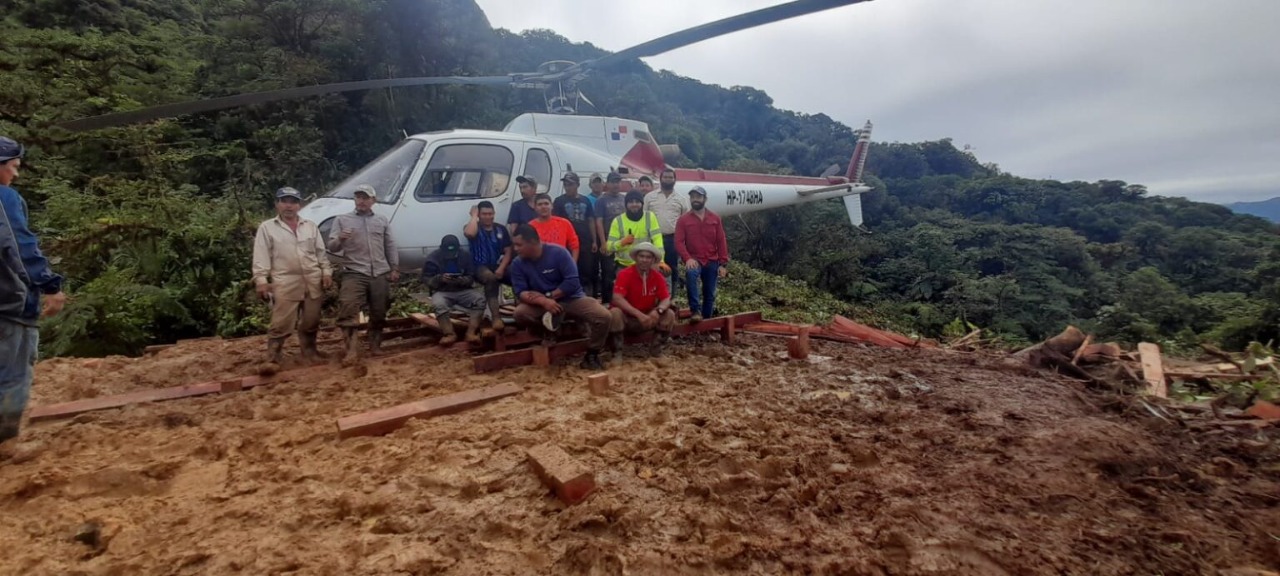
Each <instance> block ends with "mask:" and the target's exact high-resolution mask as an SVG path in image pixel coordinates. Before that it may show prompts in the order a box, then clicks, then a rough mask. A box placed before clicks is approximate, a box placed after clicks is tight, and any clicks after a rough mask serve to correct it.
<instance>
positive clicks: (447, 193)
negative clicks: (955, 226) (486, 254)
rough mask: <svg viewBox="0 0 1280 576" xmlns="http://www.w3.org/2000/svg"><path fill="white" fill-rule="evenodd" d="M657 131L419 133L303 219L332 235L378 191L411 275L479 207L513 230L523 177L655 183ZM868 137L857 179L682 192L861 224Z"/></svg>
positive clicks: (697, 178) (589, 120)
mask: <svg viewBox="0 0 1280 576" xmlns="http://www.w3.org/2000/svg"><path fill="white" fill-rule="evenodd" d="M867 132H869V127H868V130H867ZM649 134H650V133H649V132H648V127H647V125H645V124H644V123H642V122H637V121H633V120H627V119H622V118H606V117H599V116H558V115H549V114H524V115H521V116H520V117H518V118H516V119H515V120H513V121H512V122H511V123H510V124H508V125H507V127H506V129H505V130H504V131H502V132H493V131H483V130H449V131H443V132H430V133H425V134H417V135H414V136H410V137H409V138H407V139H405V140H403V141H401V142H400V143H399V144H397V145H396V146H395V147H394V148H392V149H391V150H389V151H388V152H386V153H384V154H383V155H382V156H380V157H378V158H377V159H375V160H374V161H373V162H371V163H369V164H368V165H366V166H365V167H364V168H361V169H360V170H359V171H357V172H356V173H355V174H353V175H352V176H351V177H350V178H348V179H347V180H345V181H343V182H342V183H340V184H338V185H337V186H336V187H334V188H333V189H332V190H330V191H329V192H328V193H327V194H325V195H324V196H323V197H321V198H318V199H316V200H314V201H312V202H310V203H308V204H307V205H306V206H305V207H303V209H302V211H301V212H300V215H301V216H302V217H303V218H307V219H309V220H312V221H314V222H317V223H318V224H320V228H321V231H322V232H323V233H325V235H326V236H327V235H328V232H329V228H330V226H331V221H332V219H333V218H334V217H336V216H337V215H339V214H343V213H346V212H350V211H351V210H354V202H353V200H352V197H353V192H354V190H355V187H356V186H359V185H361V184H368V185H371V186H373V187H374V189H375V191H376V192H377V194H378V202H377V203H376V204H375V205H374V211H375V212H376V213H378V214H381V215H383V216H386V217H387V218H388V219H389V220H390V221H391V233H392V235H393V238H394V240H395V243H396V246H397V248H398V251H399V255H400V268H401V269H402V271H406V272H407V271H410V270H414V269H417V268H419V267H421V265H422V263H423V262H424V261H425V260H426V257H427V255H428V254H430V253H431V251H433V250H435V249H436V248H438V247H439V246H440V241H441V239H442V238H443V237H444V236H445V235H448V234H453V235H456V236H457V237H458V238H459V239H462V238H463V235H462V228H463V226H464V225H465V224H466V223H467V221H468V219H469V218H470V216H469V214H470V210H471V208H472V207H473V206H475V205H476V203H478V202H480V201H482V200H488V201H489V202H492V203H493V206H494V209H495V211H496V213H497V217H496V221H497V222H498V223H500V224H505V223H506V221H507V215H508V213H509V212H510V210H511V207H512V206H513V205H514V203H515V202H522V201H524V199H523V198H521V196H520V192H519V190H518V186H517V183H516V181H515V177H516V176H519V175H526V176H531V177H533V178H534V179H536V180H537V182H538V191H539V192H546V193H549V194H551V195H552V197H558V196H560V195H561V194H563V193H564V188H563V185H562V183H561V181H560V178H561V177H562V176H563V175H564V173H565V172H569V171H572V172H575V173H577V174H578V175H579V177H580V178H581V180H582V184H581V188H580V192H581V193H583V194H587V193H589V192H590V189H589V187H588V180H589V178H590V176H591V175H592V174H595V173H598V174H601V175H605V174H608V173H609V172H610V171H613V170H616V171H618V172H620V173H622V174H623V178H624V189H628V188H631V187H632V185H633V184H634V181H635V179H636V178H638V177H639V176H641V175H648V176H650V177H652V178H653V179H654V180H655V181H656V180H657V178H658V173H659V172H660V171H661V170H662V168H664V167H665V166H666V165H665V162H664V160H663V158H662V153H661V151H660V150H659V148H658V146H657V144H656V143H654V142H653V140H652V137H651V136H650V135H649ZM868 141H869V133H864V134H863V136H862V137H861V139H860V140H859V144H858V148H857V151H855V153H854V158H853V159H852V160H851V167H850V171H849V175H850V176H851V177H849V178H805V177H792V176H774V175H767V174H744V173H728V172H711V171H702V170H678V171H677V178H678V180H677V183H676V192H677V193H681V194H687V193H688V191H689V190H690V189H692V188H693V187H694V186H701V187H702V188H703V189H704V190H706V192H707V207H708V208H709V209H711V210H713V211H715V212H716V213H718V214H721V215H723V216H729V215H733V214H741V213H746V212H754V211H758V210H768V209H771V208H777V207H781V206H792V205H796V204H801V203H805V202H813V201H817V200H824V199H828V198H839V197H844V199H845V205H846V208H847V209H848V210H849V217H850V219H851V221H852V222H853V224H854V225H855V226H856V225H860V224H861V223H862V211H861V203H860V199H859V195H860V194H862V193H864V192H867V191H869V190H870V188H869V187H867V186H865V185H863V184H861V183H860V182H859V180H860V179H859V178H857V176H860V172H861V165H862V161H864V160H865V151H866V143H867V142H868ZM859 151H860V153H861V154H862V156H861V158H859ZM854 168H856V170H855V169H854ZM654 193H655V194H656V193H660V192H654Z"/></svg>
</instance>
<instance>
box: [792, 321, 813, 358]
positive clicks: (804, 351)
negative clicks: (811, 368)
mask: <svg viewBox="0 0 1280 576" xmlns="http://www.w3.org/2000/svg"><path fill="white" fill-rule="evenodd" d="M810 328H811V327H810V326H800V330H799V332H798V333H796V335H795V336H794V337H792V338H791V340H788V341H787V356H788V357H790V358H791V359H792V360H804V359H807V358H808V357H809V329H810Z"/></svg>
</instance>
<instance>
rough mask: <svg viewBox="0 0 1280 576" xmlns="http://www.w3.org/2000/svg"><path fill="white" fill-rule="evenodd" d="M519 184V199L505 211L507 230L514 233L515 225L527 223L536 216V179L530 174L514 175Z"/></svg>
mask: <svg viewBox="0 0 1280 576" xmlns="http://www.w3.org/2000/svg"><path fill="white" fill-rule="evenodd" d="M516 183H517V184H519V185H520V201H518V202H514V203H512V204H511V211H510V212H508V213H507V231H508V232H512V233H514V232H515V231H516V226H519V225H521V224H528V223H529V221H530V220H533V219H534V218H537V217H538V209H537V205H536V204H535V200H534V197H535V196H537V195H538V181H537V180H535V179H534V178H533V177H532V176H516Z"/></svg>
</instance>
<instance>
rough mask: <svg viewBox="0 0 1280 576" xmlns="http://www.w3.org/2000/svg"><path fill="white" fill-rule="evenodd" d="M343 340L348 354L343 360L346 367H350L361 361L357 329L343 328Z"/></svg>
mask: <svg viewBox="0 0 1280 576" xmlns="http://www.w3.org/2000/svg"><path fill="white" fill-rule="evenodd" d="M342 338H343V340H344V341H345V342H346V345H347V353H346V355H345V356H343V358H342V364H343V365H344V366H350V365H352V364H354V363H356V361H358V360H359V359H360V337H359V336H358V335H357V334H356V329H355V328H343V329H342Z"/></svg>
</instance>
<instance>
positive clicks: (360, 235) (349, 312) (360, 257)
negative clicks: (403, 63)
mask: <svg viewBox="0 0 1280 576" xmlns="http://www.w3.org/2000/svg"><path fill="white" fill-rule="evenodd" d="M376 198H377V195H376V193H375V192H374V190H373V187H372V186H369V185H368V184H361V185H360V186H357V187H356V191H355V202H356V209H355V211H354V212H350V213H347V214H342V215H339V216H338V217H337V218H336V219H335V220H334V223H333V228H332V229H331V230H330V231H329V235H330V238H329V245H328V248H329V251H330V252H333V253H336V254H339V255H341V257H342V289H341V290H339V291H338V326H339V327H341V328H342V334H343V336H344V337H345V338H346V340H347V357H346V358H345V359H344V362H352V361H354V360H355V359H356V357H357V356H358V355H359V349H360V345H359V342H358V341H357V339H356V325H357V318H356V316H357V315H358V314H359V313H360V308H361V307H362V306H364V305H365V304H366V303H367V304H368V305H369V352H370V353H371V354H373V355H377V354H381V353H382V327H383V325H384V324H386V321H387V308H388V307H389V306H390V304H391V284H392V283H394V282H399V281H400V270H399V268H400V255H399V253H397V252H396V242H395V239H393V238H392V236H391V222H390V221H388V220H387V218H386V216H382V215H380V214H375V213H374V212H373V203H374V201H375V199H376Z"/></svg>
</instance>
